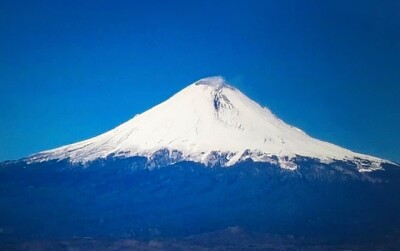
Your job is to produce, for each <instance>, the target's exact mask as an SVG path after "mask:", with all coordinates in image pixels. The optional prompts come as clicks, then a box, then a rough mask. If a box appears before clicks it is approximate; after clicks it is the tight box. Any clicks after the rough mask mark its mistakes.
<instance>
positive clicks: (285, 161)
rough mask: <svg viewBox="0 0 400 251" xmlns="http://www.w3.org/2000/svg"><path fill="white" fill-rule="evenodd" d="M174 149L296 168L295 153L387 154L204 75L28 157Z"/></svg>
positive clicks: (374, 163)
mask: <svg viewBox="0 0 400 251" xmlns="http://www.w3.org/2000/svg"><path fill="white" fill-rule="evenodd" d="M160 153H162V154H167V157H168V159H169V161H170V163H175V162H179V161H182V160H188V161H195V162H201V163H203V164H206V165H214V164H215V163H219V164H220V165H222V166H230V165H233V164H235V163H238V162H241V161H244V160H246V159H251V160H253V161H260V162H274V163H276V164H279V165H280V166H281V167H282V168H288V169H296V167H297V166H296V164H295V161H294V159H296V158H299V157H309V158H314V159H318V160H320V161H321V162H324V163H326V162H328V163H329V162H332V161H335V160H340V161H351V162H353V163H355V164H356V166H357V169H358V170H359V171H371V170H376V169H381V164H382V163H385V162H388V161H386V160H382V159H379V158H376V157H372V156H368V155H363V154H359V153H354V152H352V151H350V150H347V149H344V148H342V147H339V146H336V145H333V144H330V143H327V142H324V141H321V140H318V139H315V138H312V137H310V136H309V135H307V134H306V133H305V132H303V131H302V130H300V129H298V128H296V127H293V126H291V125H288V124H286V123H285V122H283V121H282V120H280V119H279V118H277V117H276V116H275V115H274V114H273V113H272V112H271V111H270V110H269V109H268V108H266V107H262V106H260V105H259V104H257V103H256V102H254V101H253V100H251V99H250V98H248V97H247V96H246V95H244V94H243V93H242V92H240V91H239V90H238V89H236V88H235V87H233V86H231V85H230V84H228V83H227V82H226V81H225V79H224V78H222V77H219V76H217V77H208V78H204V79H200V80H198V81H196V82H195V83H193V84H191V85H189V86H187V87H186V88H184V89H183V90H181V91H180V92H178V93H176V94H175V95H173V96H172V97H171V98H169V99H168V100H166V101H164V102H163V103H161V104H159V105H157V106H155V107H153V108H151V109H150V110H148V111H146V112H144V113H142V114H139V115H136V116H135V117H133V118H132V119H130V120H129V121H127V122H125V123H123V124H121V125H120V126H118V127H116V128H114V129H112V130H110V131H108V132H106V133H104V134H101V135H99V136H96V137H94V138H91V139H88V140H84V141H82V142H78V143H75V144H71V145H67V146H62V147H59V148H56V149H53V150H48V151H44V152H41V153H38V154H35V155H32V156H31V157H29V158H28V161H29V162H42V161H46V160H53V159H69V160H70V161H71V162H80V163H86V162H90V161H93V160H95V159H98V158H106V157H110V156H116V157H128V156H144V157H147V158H148V159H149V160H151V159H153V158H155V156H158V155H160Z"/></svg>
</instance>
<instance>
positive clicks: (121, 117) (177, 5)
mask: <svg viewBox="0 0 400 251" xmlns="http://www.w3.org/2000/svg"><path fill="white" fill-rule="evenodd" d="M167 2H168V3H167ZM328 2H330V3H328ZM399 13H400V1H397V0H393V1H385V0H381V1H376V0H374V1H368V0H360V1H351V0H345V1H344V0H339V1H338V0H336V1H319V0H315V1H309V0H302V1H267V0H262V1H251V0H245V1H215V0H214V1H205V0H203V1H115V0H114V1H98V0H96V1H88V0H85V1H56V0H50V1H14V0H12V1H4V0H0V37H1V39H0V119H1V120H0V160H6V159H16V158H20V157H23V156H26V155H28V154H32V153H35V152H37V151H40V150H45V149H49V148H53V147H57V146H60V145H64V144H68V143H73V142H75V141H79V140H83V139H86V138H88V137H92V136H95V135H97V134H99V133H102V132H105V131H106V130H109V129H111V128H113V127H114V126H116V125H118V124H120V123H122V122H124V121H126V120H128V119H130V118H131V117H132V116H133V115H135V114H136V113H140V112H143V111H145V110H146V109H148V108H150V107H152V106H154V105H156V104H158V103H159V102H161V101H164V100H165V99H166V98H168V97H169V96H171V95H172V94H174V93H175V92H177V91H179V90H180V89H182V88H183V87H185V86H186V85H188V84H190V83H191V82H194V81H195V80H197V79H199V78H202V77H206V76H210V75H222V76H224V77H225V78H226V79H228V80H229V81H231V83H232V84H233V85H236V86H237V87H238V88H239V89H241V90H242V91H243V92H244V93H246V94H247V95H248V96H249V97H251V98H253V99H255V100H256V101H257V102H259V103H261V104H262V105H265V106H268V107H269V108H270V109H271V110H272V111H273V112H275V113H276V114H277V115H278V116H279V117H281V118H282V119H283V120H285V121H286V122H288V123H290V124H293V125H295V126H298V127H300V128H302V129H303V130H305V131H306V132H307V133H309V134H310V135H312V136H314V137H317V138H320V139H323V140H327V141H330V142H332V143H335V144H339V145H341V146H344V147H347V148H349V149H351V150H355V151H359V152H363V153H368V154H373V155H377V156H380V157H385V158H389V159H391V160H394V161H397V162H400V133H399V128H400V99H399V98H400V14H399Z"/></svg>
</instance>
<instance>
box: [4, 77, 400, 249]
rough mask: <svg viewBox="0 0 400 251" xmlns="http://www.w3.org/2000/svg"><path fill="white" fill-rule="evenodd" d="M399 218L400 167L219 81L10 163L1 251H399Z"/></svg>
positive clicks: (6, 167) (198, 85) (192, 87)
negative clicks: (298, 123)
mask: <svg viewBox="0 0 400 251" xmlns="http://www.w3.org/2000/svg"><path fill="white" fill-rule="evenodd" d="M21 143H23V142H21ZM399 212H400V168H399V166H398V164H396V163H393V162H391V161H389V160H384V159H381V158H378V157H373V156H369V155H365V154H360V153H355V152H353V151H350V150H347V149H345V148H342V147H339V146H336V145H334V144H331V143H328V142H324V141H321V140H318V139H315V138H313V137H310V136H309V135H307V134H306V133H305V132H303V131H302V130H300V129H298V128H296V127H293V126H291V125H288V124H286V123H285V122H283V121H282V120H280V119H279V118H277V117H276V116H275V115H274V114H273V113H272V112H271V111H270V110H269V109H268V108H266V107H262V106H260V105H259V104H257V103H256V102H254V101H253V100H251V99H250V98H248V97H247V96H246V95H244V94H243V93H242V92H240V91H239V90H238V89H236V88H235V87H233V86H231V85H230V84H229V83H227V82H226V81H225V80H224V79H223V78H222V77H209V78H204V79H201V80H199V81H197V82H195V83H193V84H191V85H189V86H187V87H186V88H184V89H183V90H181V91H180V92H178V93H177V94H175V95H174V96H172V97H171V98H169V99H168V100H166V101H165V102H163V103H161V104H159V105H157V106H155V107H153V108H151V109H150V110H148V111H145V112H143V113H142V114H139V115H136V116H134V117H133V118H132V119H130V120H129V121H127V122H125V123H123V124H121V125H120V126H118V127H116V128H115V129H112V130H110V131H108V132H105V133H104V134H101V135H99V136H96V137H94V138H91V139H87V140H84V141H81V142H78V143H74V144H71V145H66V146H61V147H59V148H56V149H52V150H47V151H43V152H40V153H37V154H33V155H31V156H27V157H26V158H23V159H20V160H12V161H5V162H2V163H0V248H1V249H4V250H15V249H17V250H18V249H24V248H25V249H26V247H29V246H30V245H33V246H34V247H35V248H37V247H39V249H40V247H42V249H45V248H48V249H49V248H50V249H52V250H65V249H76V247H77V246H78V247H79V248H81V249H82V250H95V249H98V250H100V249H109V250H125V249H140V250H157V249H159V250H213V249H215V250H252V249H256V250H275V249H277V250H282V249H307V248H310V249H312V250H316V249H317V250H318V249H322V250H330V249H331V250H337V249H355V250H357V249H359V250H368V249H389V250H390V249H393V250H396V249H399V248H400V238H399V236H400V215H399ZM32 243H33V244H32ZM49 243H52V244H51V245H53V246H50V247H49V246H48V245H50V244H49ZM99 243H100V244H99ZM150 244H151V245H150ZM153 244H154V245H153ZM155 244H157V245H155ZM46 245H47V246H46ZM98 245H100V246H98ZM85 247H86V249H85Z"/></svg>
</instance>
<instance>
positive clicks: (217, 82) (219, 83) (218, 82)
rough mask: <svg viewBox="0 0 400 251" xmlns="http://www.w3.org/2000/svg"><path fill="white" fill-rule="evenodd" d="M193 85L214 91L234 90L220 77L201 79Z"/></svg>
mask: <svg viewBox="0 0 400 251" xmlns="http://www.w3.org/2000/svg"><path fill="white" fill-rule="evenodd" d="M193 85H205V86H210V87H213V88H214V89H221V88H229V89H235V88H234V87H233V86H231V85H229V84H228V82H227V81H226V80H225V79H224V78H223V77H222V76H211V77H206V78H202V79H200V80H198V81H196V82H194V84H193Z"/></svg>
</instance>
